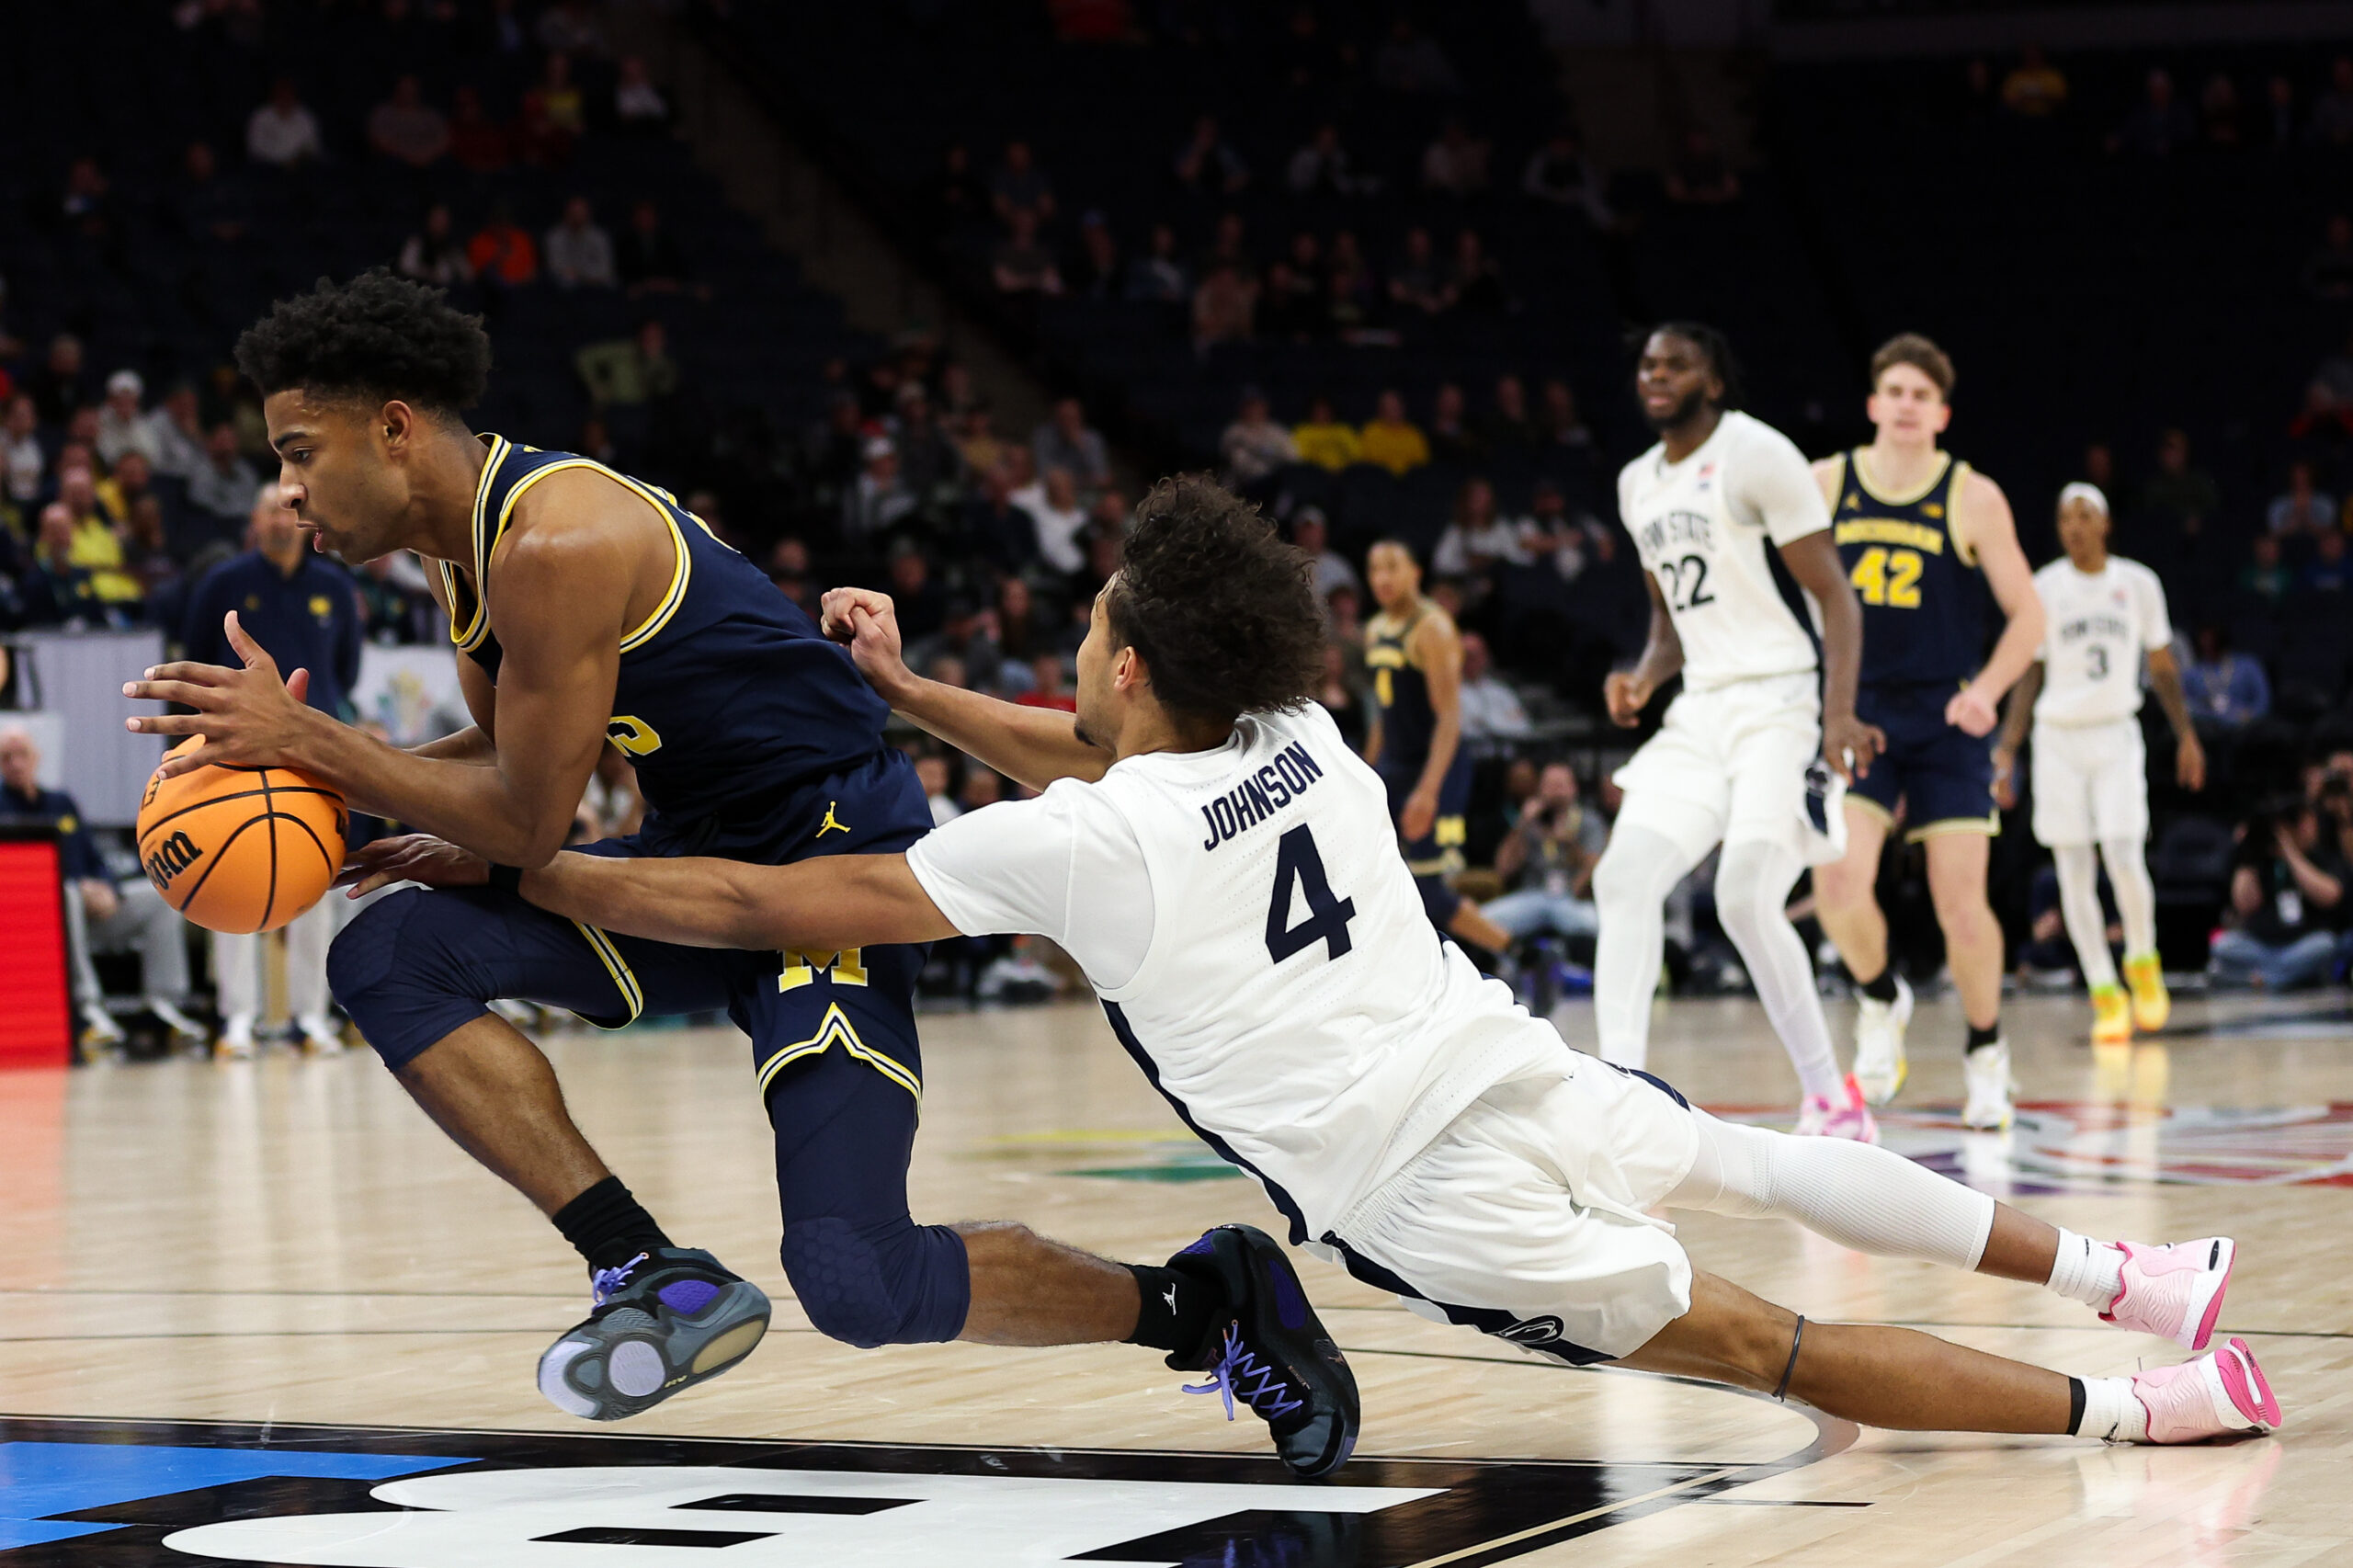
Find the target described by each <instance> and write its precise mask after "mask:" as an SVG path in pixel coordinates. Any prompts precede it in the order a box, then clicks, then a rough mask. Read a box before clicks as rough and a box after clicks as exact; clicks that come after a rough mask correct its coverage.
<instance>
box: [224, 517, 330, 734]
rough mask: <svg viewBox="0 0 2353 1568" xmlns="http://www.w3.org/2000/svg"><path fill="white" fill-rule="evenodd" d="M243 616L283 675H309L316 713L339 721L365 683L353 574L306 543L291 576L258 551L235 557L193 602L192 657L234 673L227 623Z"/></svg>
mask: <svg viewBox="0 0 2353 1568" xmlns="http://www.w3.org/2000/svg"><path fill="white" fill-rule="evenodd" d="M231 610H235V611H236V612H237V624H238V625H239V626H242V627H244V631H245V635H246V636H248V637H250V638H252V639H253V640H254V641H255V642H258V643H260V644H261V645H262V651H263V652H264V653H267V654H268V655H269V656H270V657H271V658H272V659H275V660H277V661H278V671H279V673H281V674H284V675H291V674H293V673H294V672H295V671H296V670H301V669H307V670H309V671H310V672H311V698H310V701H311V706H312V707H313V708H315V709H317V710H319V711H320V712H322V713H333V714H335V715H336V716H337V717H338V718H340V717H342V716H343V715H344V714H346V713H347V711H348V710H349V708H350V703H349V701H348V699H349V697H350V695H351V688H352V687H354V686H357V685H358V683H359V642H360V637H359V631H360V628H359V600H358V595H357V594H356V593H355V591H354V589H353V586H352V581H351V574H350V573H348V572H347V571H345V570H344V569H343V568H342V567H340V566H338V565H336V564H335V562H332V561H329V560H327V559H326V558H325V557H324V556H322V555H319V554H316V553H314V552H313V551H312V550H311V549H310V547H309V546H308V544H307V543H306V544H305V545H304V547H303V550H302V559H301V562H299V563H298V564H297V565H296V566H295V568H294V570H293V571H292V572H291V573H286V572H280V571H279V570H278V567H277V566H276V564H275V563H273V562H271V561H270V559H269V557H267V556H266V555H264V554H263V553H262V552H261V551H258V550H249V551H245V552H244V554H243V555H238V556H233V557H231V558H230V559H229V560H227V561H224V562H222V563H221V564H220V565H218V566H216V567H214V568H213V569H212V570H211V571H210V572H208V573H206V574H204V580H203V581H202V582H200V583H199V584H198V585H196V592H195V593H193V594H191V595H190V596H188V630H187V642H188V657H189V658H191V659H193V660H195V661H196V662H197V663H198V664H200V665H231V666H232V667H233V666H235V665H237V664H239V663H240V662H241V661H240V660H239V659H238V657H237V654H236V652H235V650H233V649H232V648H231V647H230V646H229V634H228V632H227V631H224V630H222V619H223V618H224V617H225V616H226V615H227V614H228V612H229V611H231Z"/></svg>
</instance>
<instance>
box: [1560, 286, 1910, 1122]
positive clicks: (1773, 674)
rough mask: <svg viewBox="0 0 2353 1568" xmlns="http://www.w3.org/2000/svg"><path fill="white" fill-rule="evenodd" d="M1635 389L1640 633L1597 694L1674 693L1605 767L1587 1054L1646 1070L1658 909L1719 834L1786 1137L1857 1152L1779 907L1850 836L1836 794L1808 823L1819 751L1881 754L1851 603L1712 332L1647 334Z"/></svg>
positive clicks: (1837, 759)
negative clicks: (1865, 699) (1770, 1047)
mask: <svg viewBox="0 0 2353 1568" xmlns="http://www.w3.org/2000/svg"><path fill="white" fill-rule="evenodd" d="M1634 390H1635V394H1636V396H1637V397H1639V398H1640V399H1641V401H1642V404H1643V417H1644V418H1645V419H1647V420H1648V421H1649V422H1650V424H1651V426H1652V428H1654V429H1655V430H1656V431H1658V433H1659V437H1660V438H1659V444H1658V445H1657V446H1654V447H1653V448H1652V449H1650V450H1649V451H1647V452H1644V453H1643V455H1642V456H1641V457H1639V458H1636V459H1635V460H1633V461H1632V462H1631V463H1628V464H1627V465H1626V468H1625V470H1624V472H1621V473H1620V474H1619V476H1618V506H1619V512H1620V516H1621V517H1623V518H1624V520H1625V524H1626V530H1627V532H1628V533H1630V534H1631V535H1632V536H1633V540H1634V547H1635V549H1636V550H1637V551H1639V552H1640V553H1641V556H1642V562H1643V572H1644V574H1645V576H1646V578H1647V580H1648V582H1649V585H1650V596H1651V629H1650V639H1649V642H1648V645H1647V646H1645V647H1644V648H1643V655H1642V658H1641V659H1640V661H1639V662H1637V663H1636V665H1634V667H1633V668H1632V669H1631V670H1621V671H1617V672H1614V673H1612V674H1611V675H1610V676H1609V677H1608V682H1607V684H1606V686H1605V687H1604V696H1605V698H1606V699H1607V700H1608V705H1609V717H1610V718H1611V719H1612V720H1613V721H1614V722H1617V723H1619V724H1620V725H1626V726H1631V725H1633V724H1634V723H1636V722H1639V720H1640V718H1641V715H1642V711H1643V708H1644V707H1645V706H1647V705H1648V704H1649V702H1650V699H1651V696H1652V694H1653V693H1654V691H1656V690H1657V688H1658V687H1660V686H1661V685H1662V684H1664V683H1665V681H1666V680H1667V679H1668V678H1669V677H1671V676H1674V675H1675V674H1676V673H1677V671H1678V670H1679V671H1680V672H1681V673H1682V676H1683V694H1682V695H1681V696H1679V697H1677V699H1675V701H1674V702H1673V703H1672V704H1671V705H1670V706H1669V707H1668V709H1667V710H1666V720H1665V724H1664V725H1663V726H1662V727H1661V729H1660V730H1659V733H1657V734H1656V735H1654V736H1653V737H1652V738H1651V740H1650V741H1649V742H1648V743H1647V744H1644V745H1643V748H1642V749H1641V750H1640V751H1638V752H1636V753H1635V754H1634V756H1633V759H1632V760H1631V761H1630V762H1629V763H1627V765H1626V766H1625V767H1623V768H1622V769H1620V771H1619V773H1618V776H1617V781H1618V784H1619V787H1620V789H1622V790H1625V792H1626V801H1625V806H1624V808H1623V809H1622V810H1621V811H1620V812H1619V814H1618V822H1617V824H1616V826H1615V827H1614V828H1613V829H1612V831H1611V833H1610V835H1609V846H1608V849H1607V850H1605V851H1604V852H1603V854H1602V857H1601V863H1600V864H1599V865H1598V866H1597V867H1596V868H1595V869H1594V875H1593V892H1594V902H1595V903H1596V905H1597V909H1598V912H1599V914H1600V917H1601V936H1600V940H1599V942H1598V943H1597V952H1596V954H1595V957H1594V976H1593V991H1594V1017H1595V1022H1596V1027H1597V1032H1598V1034H1599V1036H1600V1046H1601V1054H1602V1057H1603V1058H1604V1059H1605V1060H1607V1061H1609V1062H1617V1063H1618V1064H1620V1066H1625V1067H1634V1068H1639V1067H1641V1066H1642V1065H1643V1062H1644V1060H1645V1059H1646V1056H1647V1053H1648V1047H1649V1039H1650V1015H1651V996H1652V994H1653V993H1654V991H1655V990H1656V988H1657V985H1658V971H1659V960H1660V957H1661V955H1662V952H1663V951H1664V945H1665V936H1664V930H1663V915H1662V913H1661V910H1662V905H1663V904H1664V903H1665V899H1666V896H1667V894H1668V893H1669V892H1672V891H1673V890H1674V888H1675V884H1676V883H1677V882H1679V881H1682V880H1683V878H1684V876H1685V875H1686V874H1687V873H1688V872H1689V871H1690V869H1691V868H1692V867H1694V866H1696V865H1698V864H1699V861H1700V860H1701V859H1702V858H1704V857H1705V856H1706V855H1707V853H1708V851H1709V850H1711V849H1712V848H1714V847H1715V846H1716V845H1718V844H1719V843H1721V844H1722V846H1724V852H1723V859H1722V864H1721V865H1720V866H1719V868H1718V869H1717V873H1716V911H1717V915H1718V917H1719V918H1720V919H1721V920H1722V924H1723V928H1724V934H1725V935H1726V936H1728V937H1731V938H1732V941H1733V946H1734V947H1735V948H1737V949H1739V950H1740V957H1741V961H1742V962H1743V963H1744V964H1745V965H1746V966H1747V969H1748V973H1749V978H1750V980H1751V981H1752V983H1754V984H1755V985H1756V995H1757V999H1758V1000H1759V1001H1760V1002H1762V1003H1763V1004H1764V1006H1765V1013H1766V1017H1768V1019H1770V1020H1771V1022H1772V1025H1773V1032H1774V1033H1776V1034H1777V1035H1779V1037H1780V1039H1781V1044H1782V1046H1783V1047H1784V1048H1785V1049H1786V1050H1787V1051H1789V1053H1790V1061H1791V1062H1793V1063H1795V1064H1796V1067H1797V1071H1798V1078H1799V1080H1800V1082H1801V1083H1802V1085H1803V1088H1804V1102H1803V1104H1802V1108H1801V1109H1800V1111H1799V1123H1798V1130H1799V1131H1802V1132H1808V1133H1827V1134H1830V1135H1832V1136H1836V1137H1842V1138H1858V1139H1862V1140H1864V1141H1866V1142H1868V1141H1870V1139H1872V1138H1874V1137H1875V1136H1877V1132H1876V1130H1875V1129H1874V1128H1873V1126H1872V1124H1871V1118H1870V1111H1869V1110H1868V1109H1867V1108H1865V1107H1864V1105H1863V1101H1862V1096H1861V1094H1860V1092H1859V1090H1855V1089H1853V1088H1852V1085H1851V1083H1850V1082H1848V1081H1842V1080H1841V1078H1840V1076H1839V1073H1838V1059H1837V1055H1836V1051H1835V1050H1834V1048H1833V1047H1832V1045H1831V1041H1830V1026H1829V1023H1828V1021H1827V1020H1826V1019H1825V1018H1824V1017H1823V1011H1822V998H1821V996H1820V994H1818V993H1817V992H1816V991H1815V989H1814V983H1813V964H1812V962H1811V961H1810V960H1808V959H1807V956H1806V951H1805V943H1804V941H1803V940H1802V938H1801V937H1799V936H1798V934H1797V930H1796V928H1795V927H1794V926H1791V925H1790V919H1789V916H1788V915H1787V914H1786V913H1784V909H1785V906H1786V904H1787V903H1788V900H1789V894H1790V886H1791V885H1792V884H1793V883H1795V882H1796V881H1797V878H1798V873H1799V872H1800V871H1801V870H1802V869H1804V868H1805V866H1806V864H1807V863H1808V862H1809V861H1810V860H1818V859H1823V858H1836V854H1837V848H1836V839H1835V836H1832V835H1835V834H1836V833H1837V832H1838V831H1840V830H1841V829H1842V828H1843V819H1842V818H1841V816H1840V815H1839V812H1838V807H1837V802H1836V801H1835V800H1832V801H1828V803H1827V805H1826V807H1823V801H1822V799H1821V798H1820V797H1816V799H1815V801H1814V804H1815V805H1816V806H1817V807H1818V808H1823V809H1824V819H1823V824H1822V825H1823V826H1824V829H1825V830H1826V831H1825V833H1824V834H1823V835H1816V834H1813V833H1810V832H1809V831H1808V821H1807V818H1808V812H1807V806H1808V800H1807V779H1806V774H1807V769H1808V767H1809V765H1811V764H1812V763H1813V760H1814V758H1815V757H1817V756H1822V757H1826V758H1827V759H1828V761H1829V763H1830V766H1831V767H1833V768H1836V769H1837V770H1838V772H1839V773H1840V774H1842V775H1843V774H1845V773H1846V772H1847V770H1848V769H1849V768H1850V767H1851V768H1858V769H1859V768H1867V767H1870V760H1871V757H1872V756H1873V755H1874V754H1875V753H1876V751H1877V749H1878V746H1879V735H1878V732H1876V731H1874V730H1872V729H1871V728H1870V726H1868V725H1866V724H1863V723H1861V722H1858V721H1857V719H1856V717H1855V707H1854V702H1855V676H1856V671H1857V669H1858V667H1859V664H1860V660H1861V646H1862V613H1861V611H1860V609H1859V608H1858V606H1857V604H1856V602H1855V592H1854V589H1853V588H1852V587H1850V586H1849V585H1847V575H1846V573H1845V572H1844V571H1843V570H1842V569H1841V568H1840V567H1839V564H1838V554H1837V551H1836V550H1835V549H1833V548H1832V546H1831V542H1830V532H1829V528H1830V510H1829V508H1828V507H1827V506H1824V504H1823V500H1822V496H1821V494H1820V492H1819V491H1817V490H1816V489H1815V488H1814V483H1813V475H1812V473H1811V472H1810V471H1809V470H1808V469H1807V467H1806V460H1805V457H1804V455H1803V454H1802V453H1801V452H1800V451H1799V450H1798V449H1797V448H1796V447H1795V446H1793V445H1792V444H1790V439H1789V437H1786V436H1783V435H1782V434H1781V433H1780V432H1779V431H1778V430H1775V429H1774V428H1772V427H1771V426H1768V425H1766V424H1764V423H1762V422H1760V421H1758V420H1756V419H1753V418H1751V417H1749V416H1748V415H1745V414H1743V413H1741V412H1740V411H1739V410H1738V409H1737V408H1734V407H1733V406H1732V405H1733V403H1736V402H1737V401H1738V397H1737V389H1736V386H1735V385H1734V377H1733V366H1732V363H1731V357H1730V354H1729V352H1728V350H1727V348H1726V347H1725V345H1724V342H1723V339H1722V337H1721V336H1720V335H1718V334H1717V333H1715V332H1714V331H1713V329H1711V328H1709V327H1704V326H1699V325H1697V324H1687V323H1675V324H1668V325H1665V326H1662V327H1660V328H1659V329H1658V330H1657V331H1655V332H1654V333H1652V334H1651V335H1650V339H1649V341H1648V342H1647V343H1646V344H1645V345H1644V347H1643V354H1642V360H1641V363H1640V366H1639V367H1638V369H1637V371H1636V376H1635V388H1634ZM1768 543H1770V544H1771V545H1772V546H1773V547H1774V549H1775V551H1777V552H1778V553H1779V557H1780V560H1781V562H1782V564H1783V565H1784V566H1786V567H1787V568H1788V570H1789V573H1790V576H1791V577H1793V578H1794V579H1795V580H1796V582H1797V585H1798V586H1800V587H1801V588H1802V589H1804V590H1805V592H1806V594H1807V595H1808V596H1809V597H1811V598H1812V600H1813V606H1814V609H1815V613H1817V614H1818V615H1819V616H1820V618H1821V621H1822V642H1823V646H1824V650H1825V652H1826V653H1827V659H1826V661H1825V660H1824V659H1823V658H1820V657H1817V655H1816V653H1815V650H1814V636H1813V631H1811V630H1810V629H1809V628H1808V627H1807V626H1805V625H1804V624H1802V622H1801V621H1800V620H1799V619H1798V616H1797V613H1796V612H1795V611H1794V610H1793V609H1792V608H1790V603H1789V601H1788V600H1787V599H1785V598H1784V597H1782V595H1781V590H1780V587H1779V585H1778V584H1777V583H1775V581H1774V580H1773V574H1772V568H1771V567H1770V565H1769V564H1768V560H1767V556H1766V546H1767V545H1768ZM1825 662H1826V665H1827V668H1826V671H1825V669H1824V665H1825ZM1825 676H1826V679H1825Z"/></svg>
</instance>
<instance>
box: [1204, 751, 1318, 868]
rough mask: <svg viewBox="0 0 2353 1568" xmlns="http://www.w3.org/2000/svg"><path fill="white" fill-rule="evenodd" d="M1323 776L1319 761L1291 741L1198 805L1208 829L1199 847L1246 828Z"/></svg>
mask: <svg viewBox="0 0 2353 1568" xmlns="http://www.w3.org/2000/svg"><path fill="white" fill-rule="evenodd" d="M1323 777H1324V768H1323V767H1322V765H1321V764H1319V763H1318V762H1317V761H1316V760H1315V759H1314V758H1313V757H1312V756H1309V755H1308V754H1307V748H1306V747H1305V746H1303V745H1302V744H1299V743H1298V742H1297V741H1293V742H1292V743H1291V744H1289V745H1287V746H1285V747H1284V748H1283V749H1282V750H1280V751H1279V752H1277V753H1276V754H1275V756H1274V760H1272V761H1271V762H1267V763H1263V764H1261V765H1260V766H1259V768H1258V771H1257V772H1256V773H1254V774H1252V775H1251V776H1250V777H1248V778H1245V779H1244V780H1243V781H1242V782H1241V783H1239V784H1236V785H1235V786H1234V787H1233V789H1231V790H1227V791H1226V792H1225V793H1224V794H1222V795H1220V796H1219V797H1218V798H1217V799H1216V800H1214V801H1211V802H1210V803H1209V804H1208V805H1205V806H1203V807H1202V808H1201V820H1202V821H1203V822H1205V823H1207V824H1209V829H1210V835H1209V837H1208V838H1206V839H1204V840H1202V841H1201V847H1202V848H1203V849H1214V848H1216V847H1217V846H1219V845H1221V844H1223V843H1226V842H1228V841H1229V840H1231V839H1233V838H1234V837H1236V836H1238V835H1242V834H1245V833H1247V832H1249V831H1250V830H1251V829H1252V828H1254V827H1256V826H1257V825H1258V824H1260V823H1262V822H1265V821H1266V820H1267V818H1268V817H1270V816H1272V815H1274V814H1275V813H1276V812H1279V811H1280V810H1282V809H1283V808H1284V807H1285V806H1288V805H1290V803H1291V801H1295V800H1297V799H1298V798H1299V797H1300V796H1301V795H1302V794H1304V793H1305V792H1306V790H1307V787H1308V786H1309V785H1310V784H1313V783H1314V782H1315V781H1316V780H1317V779H1318V778H1323Z"/></svg>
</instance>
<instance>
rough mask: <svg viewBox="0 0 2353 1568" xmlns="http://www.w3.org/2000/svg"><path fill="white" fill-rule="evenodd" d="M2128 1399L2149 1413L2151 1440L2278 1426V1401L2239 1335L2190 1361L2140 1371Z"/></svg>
mask: <svg viewBox="0 0 2353 1568" xmlns="http://www.w3.org/2000/svg"><path fill="white" fill-rule="evenodd" d="M2132 1397H2133V1398H2135V1399H2137V1400H2139V1401H2140V1402H2141V1408H2142V1409H2143V1410H2145V1411H2147V1412H2148V1413H2149V1438H2148V1440H2149V1441H2150V1442H2152V1443H2196V1442H2202V1441H2204V1440H2205V1439H2206V1438H2208V1437H2238V1436H2241V1435H2244V1434H2246V1433H2250V1432H2254V1433H2261V1432H2276V1431H2278V1430H2279V1427H2280V1426H2281V1424H2282V1418H2281V1416H2280V1414H2279V1401H2278V1400H2277V1399H2275V1398H2273V1397H2272V1394H2271V1385H2270V1383H2269V1382H2268V1381H2265V1379H2264V1376H2263V1369H2262V1368H2260V1367H2258V1366H2256V1364H2255V1352H2254V1351H2252V1350H2249V1349H2248V1348H2247V1347H2246V1341H2245V1340H2244V1339H2232V1340H2228V1341H2226V1342H2225V1343H2224V1344H2223V1346H2222V1348H2221V1349H2220V1350H2217V1351H2215V1352H2214V1353H2213V1354H2212V1355H2211V1356H2200V1358H2198V1359H2196V1360H2195V1361H2184V1362H2183V1363H2181V1365H2179V1366H2177V1367H2160V1368H2158V1369H2156V1370H2155V1371H2154V1372H2142V1373H2139V1374H2138V1375H2136V1376H2135V1377H2134V1378H2133V1380H2132Z"/></svg>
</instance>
